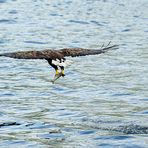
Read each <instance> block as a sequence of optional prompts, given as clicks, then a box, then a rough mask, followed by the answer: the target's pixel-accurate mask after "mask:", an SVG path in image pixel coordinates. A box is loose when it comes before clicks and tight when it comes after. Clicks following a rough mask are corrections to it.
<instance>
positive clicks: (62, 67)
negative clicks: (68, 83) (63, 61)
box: [60, 66, 65, 77]
mask: <svg viewBox="0 0 148 148" xmlns="http://www.w3.org/2000/svg"><path fill="white" fill-rule="evenodd" d="M60 68H61V75H62V77H64V76H65V72H64V66H60Z"/></svg>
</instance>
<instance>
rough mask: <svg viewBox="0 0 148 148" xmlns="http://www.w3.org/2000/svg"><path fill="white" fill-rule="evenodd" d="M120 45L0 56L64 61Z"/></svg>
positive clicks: (23, 52)
mask: <svg viewBox="0 0 148 148" xmlns="http://www.w3.org/2000/svg"><path fill="white" fill-rule="evenodd" d="M117 48H118V45H113V46H109V44H108V45H107V46H106V47H102V48H100V49H98V50H93V49H85V48H64V49H60V50H50V49H49V50H42V51H20V52H12V53H4V54H0V56H6V57H10V58H17V59H62V58H64V57H67V56H71V57H76V56H86V55H95V54H101V53H104V52H106V51H108V50H110V49H117Z"/></svg>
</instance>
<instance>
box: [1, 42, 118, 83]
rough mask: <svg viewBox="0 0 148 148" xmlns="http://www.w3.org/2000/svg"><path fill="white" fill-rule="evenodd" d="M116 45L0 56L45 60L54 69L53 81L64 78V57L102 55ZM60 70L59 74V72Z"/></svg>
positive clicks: (13, 53)
mask: <svg viewBox="0 0 148 148" xmlns="http://www.w3.org/2000/svg"><path fill="white" fill-rule="evenodd" d="M117 48H118V45H112V46H110V43H109V44H108V45H107V46H105V47H104V45H103V46H102V47H101V48H100V49H85V48H63V49H59V50H54V49H47V50H42V51H35V50H32V51H19V52H10V53H3V54H0V56H5V57H10V58H16V59H45V60H47V62H48V63H49V65H51V66H52V67H53V68H54V69H55V77H54V80H53V82H54V81H55V80H57V79H58V78H59V77H61V76H63V77H64V76H65V73H64V69H65V67H66V66H67V65H69V64H70V62H69V61H68V60H66V58H65V57H68V56H70V57H77V56H86V55H96V54H101V53H104V52H106V51H108V50H110V49H117ZM59 70H60V72H59Z"/></svg>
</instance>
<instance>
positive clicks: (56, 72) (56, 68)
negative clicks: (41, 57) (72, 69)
mask: <svg viewBox="0 0 148 148" xmlns="http://www.w3.org/2000/svg"><path fill="white" fill-rule="evenodd" d="M46 60H47V61H48V63H49V64H50V65H51V66H52V67H53V68H54V69H55V77H57V76H58V75H59V70H58V66H56V65H55V64H53V63H52V59H46Z"/></svg>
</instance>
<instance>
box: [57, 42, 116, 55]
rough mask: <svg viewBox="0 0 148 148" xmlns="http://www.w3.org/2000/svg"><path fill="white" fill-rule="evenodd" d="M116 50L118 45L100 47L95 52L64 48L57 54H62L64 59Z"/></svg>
mask: <svg viewBox="0 0 148 148" xmlns="http://www.w3.org/2000/svg"><path fill="white" fill-rule="evenodd" d="M117 48H118V45H113V46H107V47H102V48H100V49H95V50H93V49H84V48H65V49H61V50H59V53H61V54H63V55H64V57H66V56H71V57H76V56H86V55H96V54H101V53H104V52H106V51H108V50H110V49H117Z"/></svg>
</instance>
